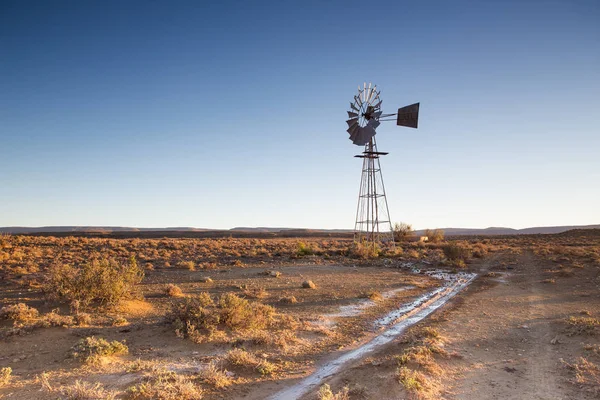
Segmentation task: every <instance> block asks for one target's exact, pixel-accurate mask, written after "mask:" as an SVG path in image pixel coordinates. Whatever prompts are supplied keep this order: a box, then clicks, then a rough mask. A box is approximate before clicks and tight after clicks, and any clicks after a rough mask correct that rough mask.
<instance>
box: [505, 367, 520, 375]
mask: <svg viewBox="0 0 600 400" xmlns="http://www.w3.org/2000/svg"><path fill="white" fill-rule="evenodd" d="M504 370H505V371H506V372H510V373H511V374H512V373H514V372H517V369H516V368H512V367H504Z"/></svg>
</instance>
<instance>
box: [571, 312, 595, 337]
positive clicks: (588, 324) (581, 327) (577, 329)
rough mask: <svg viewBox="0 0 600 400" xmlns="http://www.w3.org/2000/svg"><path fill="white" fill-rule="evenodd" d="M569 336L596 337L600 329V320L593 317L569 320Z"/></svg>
mask: <svg viewBox="0 0 600 400" xmlns="http://www.w3.org/2000/svg"><path fill="white" fill-rule="evenodd" d="M567 324H568V328H567V334H568V335H569V336H573V335H581V334H587V335H595V334H596V333H597V331H598V328H599V327H600V320H598V318H593V317H575V316H571V317H569V318H568V319H567Z"/></svg>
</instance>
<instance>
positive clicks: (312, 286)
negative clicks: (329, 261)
mask: <svg viewBox="0 0 600 400" xmlns="http://www.w3.org/2000/svg"><path fill="white" fill-rule="evenodd" d="M302 287H303V288H305V289H316V288H317V285H315V284H314V282H313V281H304V282H302Z"/></svg>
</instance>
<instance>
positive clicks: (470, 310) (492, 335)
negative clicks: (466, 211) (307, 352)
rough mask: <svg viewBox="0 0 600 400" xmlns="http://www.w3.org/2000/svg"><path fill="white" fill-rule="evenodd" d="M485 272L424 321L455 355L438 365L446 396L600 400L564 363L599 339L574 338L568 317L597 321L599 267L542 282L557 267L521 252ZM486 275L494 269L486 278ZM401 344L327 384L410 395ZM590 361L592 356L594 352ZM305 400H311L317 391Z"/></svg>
mask: <svg viewBox="0 0 600 400" xmlns="http://www.w3.org/2000/svg"><path fill="white" fill-rule="evenodd" d="M479 267H480V270H481V271H480V272H481V273H482V274H483V275H484V276H483V277H482V278H480V279H479V280H478V281H477V282H476V283H475V284H473V285H472V286H471V287H470V288H468V289H467V290H466V291H465V292H464V293H463V294H461V295H459V297H458V298H457V299H456V300H455V301H453V302H452V304H450V305H449V306H448V307H447V308H446V309H445V310H443V311H442V312H440V313H437V314H436V315H435V316H434V317H432V318H430V319H429V320H428V321H427V322H425V324H427V325H430V326H434V327H436V329H438V330H439V331H440V332H442V334H443V336H445V337H446V338H447V341H448V344H447V346H446V350H447V351H448V352H449V353H454V354H455V356H453V357H451V358H450V359H447V360H441V361H440V364H441V365H442V368H443V369H444V374H443V376H442V378H441V383H442V386H443V389H442V391H441V396H442V397H443V398H446V399H473V400H474V399H478V400H479V399H490V400H491V399H540V400H542V399H544V400H550V399H552V400H559V399H563V400H564V399H582V400H583V399H598V398H600V394H598V393H594V392H593V391H591V390H589V389H590V388H587V387H585V386H584V385H578V384H577V382H575V381H574V374H573V372H572V371H570V370H569V368H567V364H566V363H573V362H574V361H575V360H576V359H578V358H579V357H581V356H587V357H590V354H589V353H588V352H586V351H585V349H584V346H586V345H594V344H595V345H598V344H599V343H600V338H599V337H598V335H593V336H589V335H572V336H571V335H570V332H569V329H568V327H567V324H566V322H565V321H566V319H567V318H568V317H569V316H577V315H588V314H591V316H593V317H596V318H598V317H600V280H599V279H598V278H599V277H600V269H599V268H598V267H596V268H585V269H581V270H577V271H576V272H575V274H574V275H573V276H571V277H563V278H559V279H558V280H557V282H556V283H555V284H552V283H545V282H544V280H546V279H548V277H549V276H551V274H552V272H551V271H552V269H553V268H555V265H552V264H551V263H549V262H547V261H542V260H540V259H537V258H536V257H534V256H533V255H532V254H530V253H526V254H523V255H514V254H507V253H502V254H496V255H495V256H493V257H492V258H490V259H489V260H486V262H485V263H483V264H481V265H480V266H479ZM488 272H493V273H491V274H489V275H492V276H485V275H486V274H488ZM405 346H406V344H405V343H402V340H401V339H398V340H396V341H395V342H394V343H392V344H390V345H389V346H386V347H385V348H384V349H382V350H380V351H378V352H376V353H375V354H373V355H372V356H371V357H368V358H366V359H364V360H362V361H360V362H356V363H354V364H353V365H349V366H348V367H347V368H346V371H345V372H344V373H342V374H339V375H338V376H336V377H335V378H334V379H331V380H330V381H329V382H328V383H329V384H330V385H331V386H332V387H333V388H335V389H338V390H339V389H340V388H341V387H342V386H349V387H350V388H351V389H354V391H355V392H358V393H359V396H357V397H356V398H368V399H382V400H383V399H404V398H411V396H410V395H409V394H407V393H406V392H405V391H404V390H403V388H402V385H400V384H399V383H398V381H397V379H396V377H395V373H396V369H397V363H396V362H395V361H394V360H393V357H392V355H395V354H400V353H401V351H402V349H403V347H405ZM591 356H592V357H593V355H591ZM304 398H306V399H314V398H316V395H315V393H311V394H309V395H307V396H305V397H304Z"/></svg>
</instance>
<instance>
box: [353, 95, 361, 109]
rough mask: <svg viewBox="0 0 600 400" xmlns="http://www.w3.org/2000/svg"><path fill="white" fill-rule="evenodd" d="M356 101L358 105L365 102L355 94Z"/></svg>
mask: <svg viewBox="0 0 600 400" xmlns="http://www.w3.org/2000/svg"><path fill="white" fill-rule="evenodd" d="M354 101H355V103H356V105H357V106H359V107H360V106H362V104H363V102H362V100H361V99H360V97H356V96H354Z"/></svg>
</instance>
